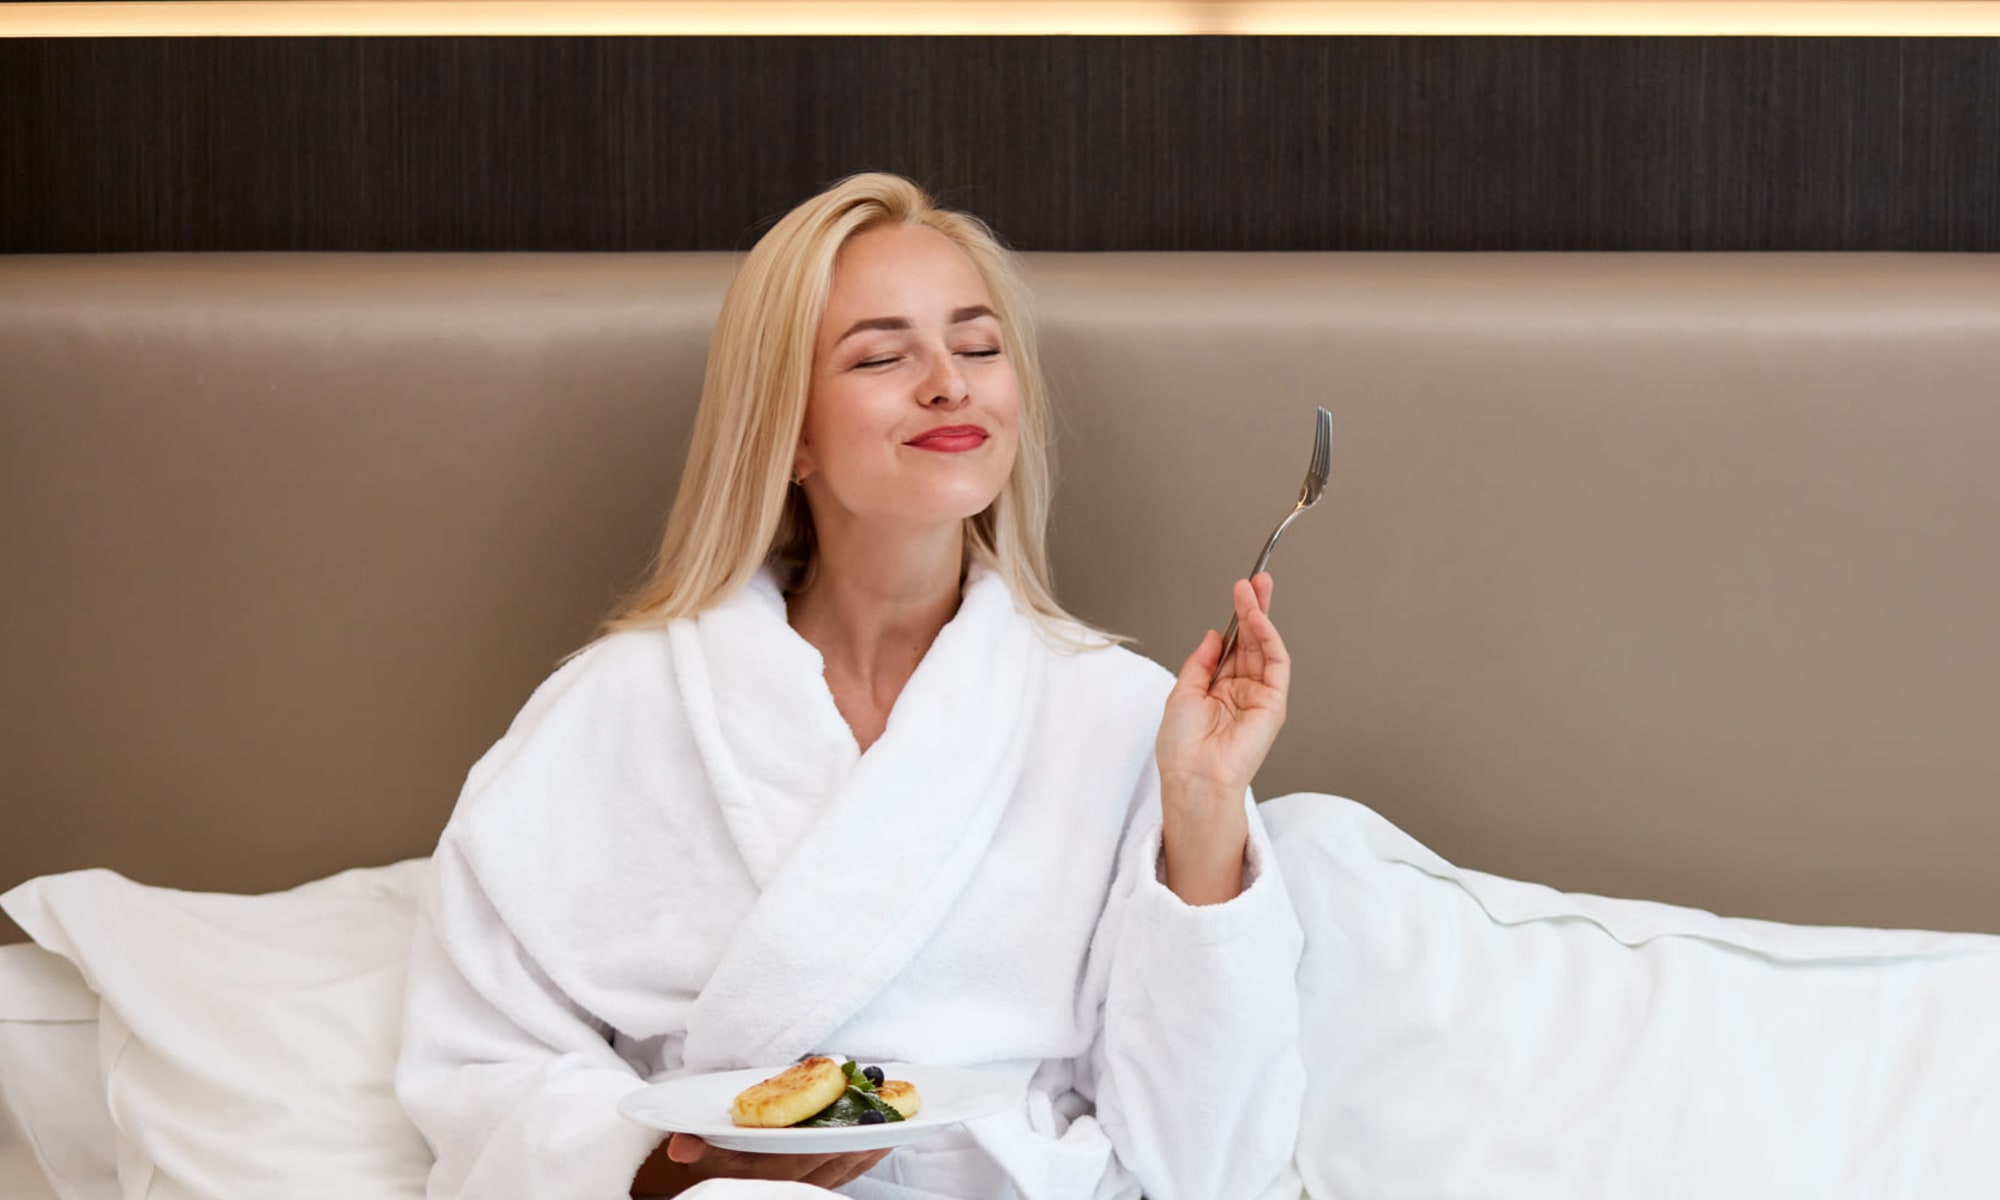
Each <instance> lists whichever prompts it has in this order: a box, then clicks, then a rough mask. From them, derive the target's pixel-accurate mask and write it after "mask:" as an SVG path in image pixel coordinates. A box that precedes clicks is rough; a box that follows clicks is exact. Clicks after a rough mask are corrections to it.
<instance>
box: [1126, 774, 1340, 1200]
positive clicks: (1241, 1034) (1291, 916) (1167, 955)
mask: <svg viewBox="0 0 2000 1200" xmlns="http://www.w3.org/2000/svg"><path fill="white" fill-rule="evenodd" d="M1150 790H1151V791H1152V792H1153V794H1152V795H1150V796H1149V797H1148V800H1149V801H1150V803H1145V804H1142V805H1141V807H1140V809H1139V812H1140V813H1141V814H1142V819H1135V822H1134V829H1133V834H1132V836H1131V838H1130V840H1129V842H1128V844H1127V845H1126V847H1125V848H1124V854H1123V857H1122V859H1121V862H1120V866H1119V872H1118V876H1117V878H1116V880H1115V882H1114V884H1113V887H1112V893H1111V896H1110V899H1109V901H1108V903H1107V904H1106V906H1105V911H1104V915H1103V917H1102V919H1101V924H1100V927H1099V930H1098V945H1099V947H1101V948H1102V949H1103V950H1104V951H1105V952H1106V953H1107V954H1108V958H1109V966H1108V979H1107V981H1106V988H1105V1001H1104V1015H1103V1025H1102V1028H1101V1029H1100V1031H1099V1033H1098V1036H1097V1038H1096V1040H1095V1042H1094V1043H1093V1045H1092V1048H1091V1060H1092V1061H1091V1074H1093V1075H1094V1076H1095V1082H1096V1096H1095V1097H1094V1099H1095V1102H1096V1109H1097V1119H1098V1122H1099V1124H1100V1125H1101V1126H1102V1127H1103V1129H1104V1131H1105V1133H1106V1135H1107V1136H1108V1137H1109V1138H1110V1140H1111V1144H1112V1146H1113V1148H1114V1150H1115V1151H1116V1153H1117V1156H1118V1159H1119V1162H1120V1164H1121V1165H1122V1166H1123V1167H1124V1168H1125V1169H1126V1170H1127V1171H1129V1172H1130V1173H1131V1174H1132V1175H1133V1176H1134V1177H1136V1178H1137V1180H1138V1182H1139V1183H1140V1185H1141V1186H1142V1187H1143V1188H1144V1189H1145V1194H1146V1196H1147V1197H1148V1200H1234V1198H1237V1197H1256V1196H1260V1195H1263V1194H1265V1193H1266V1192H1268V1191H1270V1190H1271V1189H1272V1187H1273V1186H1274V1185H1276V1184H1279V1183H1280V1182H1283V1181H1287V1180H1290V1179H1293V1178H1294V1177H1293V1176H1292V1175H1291V1170H1292V1167H1291V1162H1292V1155H1293V1150H1294V1147H1295V1145H1296V1143H1297V1139H1298V1131H1299V1112H1300V1105H1301V1103H1302V1102H1303V1099H1304V1096H1305V1065H1304V1061H1303V1059H1302V1058H1301V1057H1300V1052H1299V1000H1298V988H1297V981H1296V975H1297V971H1298V965H1299V959H1300V955H1301V954H1302V952H1303V950H1304V946H1305V937H1304V934H1303V933H1302V932H1301V930H1300V926H1299V921H1298V916H1297V914H1296V912H1295V911H1294V910H1293V908H1292V904H1291V900H1290V897H1289V896H1288V895H1287V893H1286V891H1285V887H1284V881H1283V879H1282V878H1280V876H1279V874H1278V867H1277V860H1276V857H1275V856H1274V855H1273V854H1272V852H1271V844H1270V840H1269V837H1268V835H1267V834H1266V833H1265V830H1264V826H1263V822H1262V821H1260V820H1259V819H1258V817H1257V812H1256V807H1255V804H1254V803H1253V802H1252V801H1251V799H1250V798H1249V797H1248V796H1247V795H1246V796H1245V798H1244V803H1245V805H1246V807H1248V809H1249V815H1250V842H1249V847H1248V852H1247V855H1246V860H1245V864H1244V888H1243V891H1242V893H1241V894H1240V895H1238V896H1237V897H1236V898H1234V899H1232V900H1229V901H1226V902H1224V903H1221V904H1212V905H1203V906H1200V907H1194V906H1190V905H1188V904H1186V903H1184V902H1183V901H1182V900H1181V899H1180V897H1178V896H1176V895H1174V893H1173V892H1172V891H1170V890H1168V888H1167V887H1166V885H1165V884H1163V883H1162V882H1161V881H1160V868H1159V861H1160V824H1159V804H1158V798H1157V785H1154V786H1153V787H1152V788H1151V789H1150Z"/></svg>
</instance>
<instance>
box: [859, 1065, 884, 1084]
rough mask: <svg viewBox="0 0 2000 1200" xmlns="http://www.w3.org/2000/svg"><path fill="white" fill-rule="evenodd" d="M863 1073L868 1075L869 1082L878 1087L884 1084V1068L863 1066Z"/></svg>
mask: <svg viewBox="0 0 2000 1200" xmlns="http://www.w3.org/2000/svg"><path fill="white" fill-rule="evenodd" d="M861 1073H862V1074H863V1075H866V1076H867V1077H868V1082H870V1083H872V1084H874V1085H875V1086H876V1087H881V1086H882V1068H880V1067H863V1068H861Z"/></svg>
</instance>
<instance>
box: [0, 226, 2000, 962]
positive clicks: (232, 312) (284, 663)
mask: <svg viewBox="0 0 2000 1200" xmlns="http://www.w3.org/2000/svg"><path fill="white" fill-rule="evenodd" d="M732 265H733V259H731V258H728V257H717V256H583V255H579V256H552V257H551V256H508V257H502V256H492V257H484V256H461V257H428V256H405V257H365V256H355V257H341V256H326V257H311V256H223V257H149V256H137V257H97V258H15V259H11V260H4V261H0V570H4V572H5V576H4V577H5V590H4V595H0V804H4V823H3V824H0V887H5V886H9V885H11V884H13V883H16V882H18V881H20V880H22V879H24V878H27V877H29V876H32V875H36V874H40V873H43V872H48V871H56V870H63V869H68V868H75V867H83V866H109V867H113V868H116V869H118V870H121V871H123V872H125V873H127V874H129V875H132V876H134V877H136V878H140V879H142V880H146V881H149V882H154V883H160V884H169V885H176V886H183V887H196V888H217V889H234V890H265V889H270V888H275V887H281V886H286V885H290V884H293V883H298V882H301V881H303V880H305V879H308V878H311V877H314V876H316V875H320V874H324V873H327V872H330V871H332V870H335V869H338V868H341V867H344V866H352V865H359V864H365V863H379V862H384V861H388V860H392V859H395V858H399V857H403V856H407V855H414V854H421V853H423V852H425V851H426V850H427V849H428V848H429V846H430V844H431V841H432V839H433V838H434V837H435V834H436V832H437V830H438V828H439V826H440V824H441V823H442V822H443V820H444V818H445V815H446V813H447V812H448V811H449V809H450V807H451V804H452V801H453V799H454V798H455V796H456V793H457V789H458V786H459V783H460V781H461V780H462V778H463V776H464V774H465V771H466V769H467V767H469V766H470V764H471V763H472V761H473V759H474V758H475V757H477V756H478V754H479V753H480V752H481V751H482V750H484V749H485V747H486V746H487V745H488V744H489V743H490V742H491V741H492V740H493V739H494V738H495V737H497V736H498V735H499V733H500V732H501V730H502V729H503V727H504V726H505V723H506V722H507V720H508V718H509V717H510V716H511V715H512V714H513V712H514V711H515V709H516V708H517V707H518V706H519V705H520V703H521V702H522V700H523V699H524V698H525V697H526V695H527V693H528V691H529V690H530V689H531V688H532V687H533V686H534V684H535V683H536V682H537V681H538V680H540V679H541V678H542V677H543V676H544V675H545V674H546V673H547V672H548V671H549V670H550V669H551V668H552V666H553V665H554V663H555V662H556V660H557V659H558V658H559V657H560V656H561V655H563V654H564V653H565V652H567V651H568V650H570V649H572V648H574V647H575V646H577V645H578V644H579V643H580V642H581V641H582V640H583V639H584V638H585V637H586V636H587V635H588V634H589V632H590V631H591V628H592V625H593V622H594V621H595V620H596V619H597V618H598V617H599V616H601V615H602V614H603V613H604V611H605V610H606V609H607V607H608V606H609V605H610V604H611V602H612V600H613V598H614V596H615V595H616V594H617V593H618V592H619V591H620V590H621V589H622V588H623V587H625V586H626V585H627V584H629V583H630V582H631V581H632V580H633V579H634V578H635V577H636V575H637V573H638V572H639V571H640V570H641V568H642V567H643V566H644V563H645V560H646V558H647V556H648V555H649V553H650V551H651V548H652V545H653V543H654V540H655V537H656V534H657V530H658V527H659V524H660V522H661V520H662V518H663V517H664V514H665V511H666V507H667V504H668V502H669V500H670V498H671V496H672V494H673V488H674V481H675V477H676V474H677V471H678V468H679V462H680V458H681V454H682V452H683V448H684V446H685V441H686V437H687V432H688V429H689V426H690V421H691V416H692V406H693V403H694V400H695V396H696V391H697V387H698V381H699V376H700V368H701V361H702V354H703V347H704V342H705V338H706V334H707V327H708V324H709V322H710V320H711V319H712V316H713V313H714V309H715V306H716V303H717V301H718V298H719V296H720V293H721V289H722V287H723V285H724V283H725V281H726V279H727V276H728V273H729V271H730V270H731V267H732ZM1031 268H1032V274H1033V281H1034V283H1035V285H1036V287H1037V290H1038V292H1039V294H1040V296H1041V300H1042V306H1041V314H1042V320H1043V336H1044V340H1045V344H1046V346H1047V348H1048V351H1049V354H1048V357H1049V361H1050V363H1051V366H1052V371H1053V375H1054V380H1055V383H1056V387H1057V392H1058V395H1059V397H1060V399H1061V401H1062V402H1063V404H1064V411H1065V417H1064V426H1065V428H1064V434H1063V440H1062V445H1061V452H1062V467H1063V477H1064V483H1063V491H1062V494H1061V498H1060V508H1059V514H1058V517H1057V521H1056V527H1055V540H1056V546H1057V563H1058V571H1059V576H1058V585H1059V588H1060V590H1061V592H1062V594H1063V595H1064V597H1065V598H1066V599H1067V600H1068V601H1069V602H1070V603H1071V604H1072V606H1073V607H1074V608H1076V609H1077V610H1079V611H1080V612H1081V613H1082V614H1084V615H1086V616H1088V617H1090V618H1093V619H1095V620H1097V621H1099V622H1101V623H1103V624H1105V625H1108V626H1111V627H1113V628H1116V629H1119V630H1122V631H1124V632H1127V633H1130V634H1133V635H1135V636H1136V637H1137V638H1138V639H1139V642H1140V645H1141V648H1142V649H1144V650H1146V651H1148V652H1150V653H1152V654H1153V655H1154V656H1155V657H1157V658H1160V659H1162V660H1163V661H1168V662H1170V663H1172V662H1178V660H1179V658H1180V656H1181V655H1182V654H1184V653H1185V651H1186V649H1187V648H1188V647H1189V646H1190V645H1191V644H1192V642H1193V640H1194V639H1195V638H1196V637H1197V636H1198V635H1199V634H1200V632H1201V630H1202V628H1203V627H1204V626H1206V625H1208V624H1212V623H1216V622H1219V621H1221V620H1222V619H1224V618H1225V617H1226V615H1227V613H1226V607H1225V606H1226V587H1227V583H1228V580H1229V579H1230V578H1231V576H1232V575H1233V574H1235V573H1238V572H1241V571H1243V570H1245V569H1246V568H1247V567H1248V566H1249V563H1250V561H1251V559H1252V557H1253V556H1254V554H1255V551H1256V550H1257V548H1258V546H1259V545H1260V544H1261V542H1262V539H1263V538H1264V537H1265V535H1266V534H1267V533H1268V531H1269V528H1270V526H1271V524H1272V523H1273V522H1274V521H1275V520H1276V519H1277V517H1278V516H1279V515H1281V514H1282V513H1283V512H1284V510H1285V509H1286V508H1287V507H1288V506H1289V505H1290V504H1291V502H1292V499H1293V497H1294V495H1295V494H1296V489H1297V486H1298V477H1299V475H1300V473H1301V471H1302V469H1303V467H1304V465H1305V460H1306V454H1307V450H1308V441H1307V439H1308V436H1309V432H1310V423H1309V414H1310V413H1311V411H1312V407H1313V406H1314V405H1315V404H1324V405H1326V406H1327V407H1328V408H1329V409H1331V410H1332V411H1333V413H1334V429H1335V443H1334V473H1333V480H1332V483H1331V486H1330V487H1329V489H1328V493H1327V497H1326V499H1325V501H1324V502H1323V503H1322V504H1321V506H1320V507H1319V508H1318V509H1316V510H1315V511H1314V512H1312V513H1310V514H1308V515H1307V516H1306V517H1305V518H1304V519H1302V520H1301V521H1300V522H1299V523H1298V524H1297V525H1295V526H1294V527H1293V529H1292V531H1291V532H1290V533H1288V534H1287V535H1286V538H1285V541H1284V542H1283V543H1282V544H1281V546H1280V548H1279V550H1278V554H1277V558H1276V560H1275V562H1274V570H1275V572H1276V574H1277V576H1278V580H1279V585H1278V586H1279V590H1278V615H1279V617H1280V622H1281V625H1282V627H1283V628H1284V629H1285V631H1286V633H1287V635H1288V637H1289V639H1290V641H1291V644H1292V648H1293V650H1294V653H1295V656H1296V659H1297V662H1298V670H1299V677H1298V681H1297V684H1296V687H1295V695H1294V708H1293V715H1292V720H1291V724H1290V725H1289V727H1288V728H1287V730H1286V732H1285V735H1284V738H1283V740H1282V741H1281V743H1280V745H1279V747H1278V749H1277V750H1276V751H1275V753H1274V754H1273V756H1272V759H1271V762H1270V764H1269V766H1268V768H1267V770H1266V772H1265V775H1264V777H1263V778H1262V779H1261V780H1260V783H1259V789H1260V792H1261V793H1262V794H1264V795H1267V796H1268V795H1274V794H1277V793H1280V792H1285V791H1292V790H1299V789H1313V790H1322V791H1330V792H1337V793H1341V794H1345V795H1349V796H1352V797H1355V798H1357V799H1359V800H1361V801H1363V802H1365V803H1367V804H1369V805H1371V806H1373V807H1375V808H1377V809H1379V810H1380V811H1382V812H1383V813H1385V814H1386V815H1388V816H1389V817H1390V818H1391V819H1392V820H1394V821H1396V822H1398V823H1399V824H1401V825H1403V826H1404V827H1405V828H1407V829H1409V830H1410V831H1412V832H1413V833H1414V834H1415V835H1417V836H1418V837H1419V838H1422V839H1424V840H1425V841H1427V842H1428V843H1430V844H1431V845H1432V846H1433V847H1434V848H1435V849H1437V850H1438V851H1439V852H1441V853H1443V854H1444V855H1445V856H1447V857H1449V858H1451V859H1453V860H1455V861H1458V862H1460V863H1463V864H1465V865H1468V866H1473V867H1477V868H1482V869H1485V870H1489V871H1494V872H1499V873H1503V874H1508V875H1513V876H1517V877H1524V878H1528V879H1534V880H1539V881H1541V882H1545V883H1549V884H1552V885H1555V886H1558V887H1563V888H1569V889H1580V890H1590V891H1598V892H1606V893H1613V894H1622V895H1637V896H1644V897H1649V898H1653V899H1659V900H1666V901H1674V902H1680V903H1690V904H1697V905H1701V906H1704V907H1710V908H1715V909H1720V910H1723V911H1727V912H1732V913H1738V914H1745V915H1754V916H1763V917H1771V918H1778V919H1786V920H1796V921H1819V922H1839V923H1859V924H1883V925H1925V926H1935V927H1947V928H1959V929H1984V930H1988V931H2000V872H1996V871H1994V870H1993V869H1992V867H1991V865H1990V859H1991V856H1992V847H1993V846H1995V845H1996V844H2000V736H1996V733H1995V731H1996V729H2000V628H1996V624H1995V619H1994V614H1995V613H1996V612H2000V551H1996V547H2000V536H1996V529H1995V524H1996V521H1995V515H1996V513H2000V470H1996V469H1995V468H1996V462H2000V383H1996V381H2000V259H1995V258H1991V257H1973V256H1968V257H1898V256H1852V257H1807V256H1797V257H1782V256H1768V257H1765V256H1759V257H1730V256H1706V257H1695V256H1687V257H1657V256H1588V255H1576V256H1536V255H1517V256H1339V255H1299V256H1281V255H1272V256H1174V255H1145V256H1118V255H1099V256H1051V257H1037V258H1033V259H1032V260H1031ZM5 932H7V933H11V932H12V931H11V930H8V931H5ZM0 940H4V939H0Z"/></svg>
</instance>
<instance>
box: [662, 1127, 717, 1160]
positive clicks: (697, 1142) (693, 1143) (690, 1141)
mask: <svg viewBox="0 0 2000 1200" xmlns="http://www.w3.org/2000/svg"><path fill="white" fill-rule="evenodd" d="M707 1153H708V1143H707V1142H704V1141H702V1140H701V1139H700V1138H698V1137H696V1136H694V1135H693V1134H691V1133H677V1134H674V1135H673V1136H672V1137H670V1138H668V1139H667V1157H668V1158H669V1159H671V1160H672V1161H674V1162H677V1163H693V1162H700V1161H701V1160H702V1157H703V1156H704V1155H706V1154H707Z"/></svg>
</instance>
